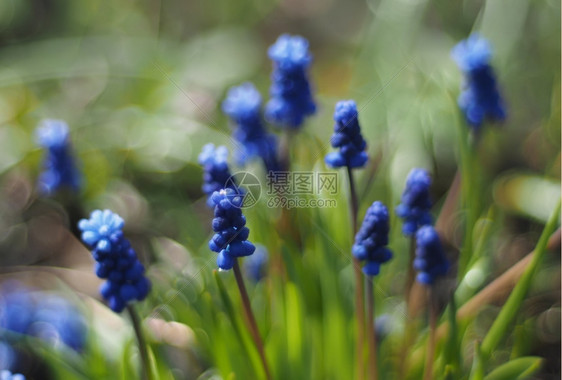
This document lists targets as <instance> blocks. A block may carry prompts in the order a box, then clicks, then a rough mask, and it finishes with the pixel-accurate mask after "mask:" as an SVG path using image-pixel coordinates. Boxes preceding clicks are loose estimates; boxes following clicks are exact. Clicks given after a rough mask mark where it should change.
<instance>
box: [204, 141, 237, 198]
mask: <svg viewBox="0 0 562 380" xmlns="http://www.w3.org/2000/svg"><path fill="white" fill-rule="evenodd" d="M227 159H228V149H226V147H225V146H222V145H221V146H219V147H216V148H215V145H214V144H207V145H205V146H204V147H203V150H202V151H201V153H200V154H199V164H201V165H202V166H203V186H202V188H201V189H202V190H203V193H205V194H206V195H207V205H208V206H209V207H214V206H215V204H214V203H213V201H212V200H211V195H213V193H214V192H215V191H219V190H220V189H223V188H227V187H228V188H232V189H234V190H237V186H236V184H235V182H234V179H233V178H232V174H231V173H230V169H229V168H228V162H227Z"/></svg>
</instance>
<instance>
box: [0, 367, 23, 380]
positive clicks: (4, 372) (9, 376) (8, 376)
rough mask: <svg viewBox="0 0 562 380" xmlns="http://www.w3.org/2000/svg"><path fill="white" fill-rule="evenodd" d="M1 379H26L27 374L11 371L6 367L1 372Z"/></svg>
mask: <svg viewBox="0 0 562 380" xmlns="http://www.w3.org/2000/svg"><path fill="white" fill-rule="evenodd" d="M0 380H25V376H24V375H21V374H19V373H11V372H10V371H8V370H7V369H4V370H2V371H1V372H0Z"/></svg>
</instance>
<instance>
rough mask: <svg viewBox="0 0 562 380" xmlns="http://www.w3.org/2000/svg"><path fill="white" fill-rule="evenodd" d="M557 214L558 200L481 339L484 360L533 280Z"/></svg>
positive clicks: (494, 346)
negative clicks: (484, 335) (517, 277)
mask: <svg viewBox="0 0 562 380" xmlns="http://www.w3.org/2000/svg"><path fill="white" fill-rule="evenodd" d="M559 214H560V201H559V202H558V205H557V206H556V208H555V209H554V211H553V212H552V215H551V216H550V219H549V221H548V223H547V224H546V226H545V227H544V230H543V232H542V234H541V237H540V239H539V242H538V243H537V246H536V248H535V251H534V254H533V258H532V259H531V262H530V263H529V266H528V267H527V268H526V269H525V272H524V273H523V275H522V276H521V278H520V279H519V282H518V283H517V285H515V288H514V289H513V291H512V292H511V294H510V295H509V298H508V299H507V301H506V303H505V304H504V306H503V307H502V309H501V311H500V313H499V315H498V317H497V318H496V320H495V321H494V323H493V325H492V327H491V328H490V330H489V331H488V333H487V334H486V337H485V338H484V340H483V341H482V347H481V350H482V357H483V359H484V361H485V360H487V359H488V358H489V357H490V355H491V354H492V352H493V351H494V350H495V349H496V347H497V346H498V344H499V342H500V341H501V339H502V338H503V337H504V335H505V334H506V332H507V331H508V329H509V328H510V326H511V323H512V322H513V320H514V319H515V316H516V315H517V313H518V311H519V307H520V306H521V303H522V302H523V299H524V298H525V295H526V294H527V290H528V289H529V287H530V286H531V282H532V280H533V277H534V274H535V273H536V270H537V267H538V266H539V264H540V263H541V261H542V258H543V256H544V252H545V251H546V244H547V243H548V239H549V238H550V235H552V233H553V232H554V230H555V229H556V227H557V225H558V217H559Z"/></svg>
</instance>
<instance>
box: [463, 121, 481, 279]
mask: <svg viewBox="0 0 562 380" xmlns="http://www.w3.org/2000/svg"><path fill="white" fill-rule="evenodd" d="M461 140H462V141H461V144H460V147H461V165H462V174H461V176H462V179H461V188H462V200H463V209H464V211H465V212H466V220H465V234H464V240H463V245H462V249H461V252H460V257H459V269H458V280H459V282H460V280H461V279H462V278H463V277H464V274H465V272H466V269H467V268H466V267H467V264H468V262H469V261H470V258H471V255H472V235H473V231H474V224H475V223H476V218H477V214H478V189H479V186H478V173H475V169H476V165H475V148H476V144H474V141H475V137H474V136H473V135H471V134H470V132H466V131H462V132H461Z"/></svg>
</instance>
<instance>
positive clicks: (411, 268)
mask: <svg viewBox="0 0 562 380" xmlns="http://www.w3.org/2000/svg"><path fill="white" fill-rule="evenodd" d="M415 258H416V237H415V235H414V236H412V237H411V238H410V257H409V259H408V275H407V277H406V293H405V295H404V298H405V299H406V310H407V311H409V310H410V292H411V291H412V286H413V285H414V280H415V276H416V274H415V272H414V259H415Z"/></svg>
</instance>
